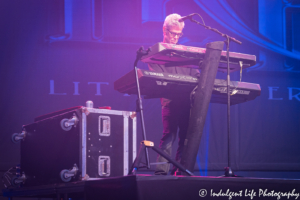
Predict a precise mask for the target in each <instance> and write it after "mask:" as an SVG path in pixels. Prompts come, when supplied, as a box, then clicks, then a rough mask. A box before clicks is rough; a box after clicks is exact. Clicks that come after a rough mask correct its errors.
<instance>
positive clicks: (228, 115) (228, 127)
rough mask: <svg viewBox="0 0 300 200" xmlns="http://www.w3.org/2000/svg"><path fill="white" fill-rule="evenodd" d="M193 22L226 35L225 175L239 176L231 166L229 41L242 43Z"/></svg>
mask: <svg viewBox="0 0 300 200" xmlns="http://www.w3.org/2000/svg"><path fill="white" fill-rule="evenodd" d="M190 20H191V22H194V23H196V24H198V25H201V26H203V27H204V28H205V29H208V30H211V31H213V32H215V33H217V34H219V35H221V36H222V37H225V38H226V40H225V41H224V42H225V44H226V51H227V52H226V57H227V137H228V149H227V151H228V161H227V162H228V167H225V175H224V176H225V177H237V176H236V175H235V174H234V173H233V171H232V169H231V167H230V164H231V162H230V148H229V147H230V67H229V43H230V41H233V42H235V43H238V44H242V42H241V41H238V40H237V39H235V38H233V37H230V36H229V35H227V34H224V33H221V32H220V31H218V30H217V29H215V28H211V27H210V26H206V25H204V24H201V23H200V22H198V21H196V20H194V19H192V18H190Z"/></svg>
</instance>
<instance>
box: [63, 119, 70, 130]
mask: <svg viewBox="0 0 300 200" xmlns="http://www.w3.org/2000/svg"><path fill="white" fill-rule="evenodd" d="M67 121H69V119H62V120H61V121H60V126H61V128H62V129H63V130H64V131H69V130H71V129H72V126H66V122H67Z"/></svg>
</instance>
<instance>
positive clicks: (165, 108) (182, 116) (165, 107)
mask: <svg viewBox="0 0 300 200" xmlns="http://www.w3.org/2000/svg"><path fill="white" fill-rule="evenodd" d="M161 104H162V121H163V137H162V138H161V140H160V145H159V147H160V148H161V150H163V151H164V152H165V153H166V154H168V155H169V156H170V157H171V156H172V145H173V143H174V142H175V139H176V135H177V132H178V149H177V153H176V158H175V159H176V161H177V162H180V159H181V154H182V151H183V144H184V140H185V137H186V133H187V129H188V122H189V116H190V101H189V99H188V98H186V99H175V100H168V99H163V98H162V99H161ZM157 162H168V161H167V160H166V159H165V158H163V157H162V156H160V155H158V157H157ZM169 169H170V164H169V163H167V164H160V165H157V167H156V170H155V174H157V175H159V174H163V175H166V174H168V172H169ZM176 170H177V168H176V167H175V166H173V169H172V171H171V174H174V173H175V171H176Z"/></svg>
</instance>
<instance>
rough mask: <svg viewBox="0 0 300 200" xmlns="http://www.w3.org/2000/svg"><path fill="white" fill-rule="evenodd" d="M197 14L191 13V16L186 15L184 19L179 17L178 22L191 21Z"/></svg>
mask: <svg viewBox="0 0 300 200" xmlns="http://www.w3.org/2000/svg"><path fill="white" fill-rule="evenodd" d="M196 14H197V13H193V14H190V15H188V16H184V17H181V18H180V19H179V20H178V21H179V22H183V21H185V20H187V19H191V18H192V17H193V16H194V15H196Z"/></svg>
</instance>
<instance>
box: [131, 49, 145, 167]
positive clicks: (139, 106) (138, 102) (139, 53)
mask: <svg viewBox="0 0 300 200" xmlns="http://www.w3.org/2000/svg"><path fill="white" fill-rule="evenodd" d="M149 51H150V49H148V50H146V51H144V48H143V47H140V48H139V50H138V51H137V52H136V59H135V61H134V72H135V80H136V89H137V94H138V99H137V100H136V111H137V112H140V116H141V124H142V133H143V139H144V140H147V139H146V128H145V120H144V111H143V103H142V97H141V91H140V84H139V77H138V72H137V63H138V61H139V60H140V59H141V58H142V57H143V56H144V55H147V54H148V53H149ZM145 157H146V166H147V169H150V162H149V153H148V149H147V148H145ZM129 173H131V171H130V172H129Z"/></svg>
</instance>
